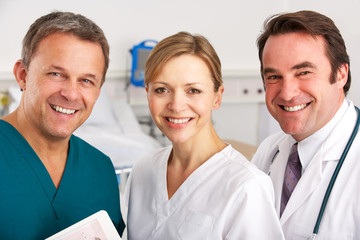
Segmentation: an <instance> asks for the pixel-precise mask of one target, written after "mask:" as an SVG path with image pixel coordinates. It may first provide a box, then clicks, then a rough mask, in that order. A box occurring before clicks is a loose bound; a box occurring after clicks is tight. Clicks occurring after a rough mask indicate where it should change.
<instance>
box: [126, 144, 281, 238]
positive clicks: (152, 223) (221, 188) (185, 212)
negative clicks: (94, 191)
mask: <svg viewBox="0 0 360 240" xmlns="http://www.w3.org/2000/svg"><path fill="white" fill-rule="evenodd" d="M171 150H172V147H167V148H163V149H159V150H155V151H154V152H152V153H150V154H149V155H147V156H145V157H143V158H142V159H140V160H139V161H137V163H136V164H135V166H134V168H133V170H132V173H131V175H130V178H129V182H128V185H127V189H126V194H125V199H126V201H128V221H127V230H128V238H129V239H130V240H132V239H139V240H144V239H197V240H198V239H202V240H204V239H236V240H239V239H249V240H256V239H267V240H271V239H275V240H279V239H283V235H282V231H281V226H280V223H279V220H278V218H277V215H276V212H275V208H274V193H273V187H272V184H271V180H270V178H269V177H268V176H267V175H266V174H264V173H263V172H261V171H260V170H258V169H257V168H256V167H255V166H254V165H253V164H252V163H250V162H249V161H248V160H247V159H246V158H245V157H243V156H242V155H241V154H240V153H239V152H238V151H236V150H234V149H233V148H232V147H231V146H230V145H229V146H227V147H226V148H225V149H223V150H222V151H221V152H219V153H217V154H215V155H214V156H213V157H211V158H210V159H209V160H208V161H206V162H205V163H204V164H203V165H201V166H200V167H199V168H198V169H196V170H195V171H194V172H193V173H192V174H191V175H190V176H189V177H188V178H187V179H186V181H185V182H184V183H183V184H182V185H181V186H180V188H179V189H178V190H177V191H176V192H175V194H174V195H173V196H172V197H171V199H170V200H169V199H168V193H167V182H166V172H167V163H168V158H169V154H170V153H171Z"/></svg>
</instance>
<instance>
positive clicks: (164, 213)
mask: <svg viewBox="0 0 360 240" xmlns="http://www.w3.org/2000/svg"><path fill="white" fill-rule="evenodd" d="M171 150H172V146H170V147H168V149H167V152H166V154H164V155H163V159H159V163H160V165H159V167H158V168H157V181H156V204H157V206H156V207H157V214H158V218H159V219H158V221H159V222H158V224H157V225H158V226H160V225H161V224H162V222H163V221H165V220H166V219H167V218H168V217H169V216H170V215H171V214H172V213H173V212H174V211H175V210H176V209H177V208H178V207H179V205H181V204H182V203H183V202H184V201H185V199H186V198H187V197H188V196H189V195H190V194H191V192H193V191H194V190H195V189H196V188H197V187H198V186H199V185H200V184H201V183H203V181H205V180H206V179H207V178H209V176H210V175H212V174H213V173H214V172H215V171H216V170H217V169H218V164H219V162H218V160H219V158H220V157H221V156H222V155H226V152H228V151H230V150H231V146H230V145H228V146H227V147H225V148H224V149H223V150H221V151H220V152H218V153H216V154H214V155H213V156H212V157H211V158H209V159H208V160H207V161H206V162H204V163H203V164H202V165H201V166H200V167H198V168H197V169H196V170H195V171H194V172H193V173H191V174H190V176H189V177H188V178H187V179H186V180H185V181H184V182H183V183H182V184H181V186H180V187H179V188H178V189H177V190H176V192H175V193H174V195H173V196H172V197H171V198H170V199H169V198H168V192H167V180H166V179H167V177H166V175H167V165H168V159H169V156H170V153H171ZM203 169H206V171H204V170H203Z"/></svg>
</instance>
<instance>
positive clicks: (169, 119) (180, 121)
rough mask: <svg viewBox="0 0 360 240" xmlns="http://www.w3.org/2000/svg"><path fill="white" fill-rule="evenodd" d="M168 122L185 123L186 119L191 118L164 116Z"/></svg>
mask: <svg viewBox="0 0 360 240" xmlns="http://www.w3.org/2000/svg"><path fill="white" fill-rule="evenodd" d="M166 119H167V120H168V121H169V122H172V123H175V124H182V123H187V122H188V121H190V120H191V118H182V119H177V118H166Z"/></svg>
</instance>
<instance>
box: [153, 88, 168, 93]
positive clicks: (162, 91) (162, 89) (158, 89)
mask: <svg viewBox="0 0 360 240" xmlns="http://www.w3.org/2000/svg"><path fill="white" fill-rule="evenodd" d="M155 92H156V93H164V92H166V88H163V87H160V88H157V89H155Z"/></svg>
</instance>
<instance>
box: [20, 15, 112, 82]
mask: <svg viewBox="0 0 360 240" xmlns="http://www.w3.org/2000/svg"><path fill="white" fill-rule="evenodd" d="M56 32H61V33H68V34H72V35H74V36H76V37H78V38H80V39H82V40H88V41H91V42H94V43H98V44H99V45H100V46H101V48H102V51H103V53H104V59H105V63H104V74H103V78H102V82H101V84H103V82H104V81H105V75H106V71H107V69H108V66H109V44H108V42H107V40H106V38H105V35H104V32H103V31H102V29H101V28H100V27H99V26H97V25H96V24H95V23H94V22H93V21H91V20H90V19H88V18H86V17H84V16H82V15H80V14H74V13H71V12H59V11H55V12H52V13H49V14H47V15H44V16H42V17H40V18H38V19H37V20H36V21H35V22H34V23H33V24H32V25H31V26H30V28H29V30H28V32H27V33H26V35H25V37H24V39H23V46H22V51H21V58H22V63H23V64H24V66H25V68H26V69H28V67H29V65H30V61H31V58H32V56H33V55H34V53H35V52H36V48H37V46H38V44H39V42H40V41H41V40H42V39H43V38H45V37H47V36H48V35H50V34H52V33H56Z"/></svg>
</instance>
